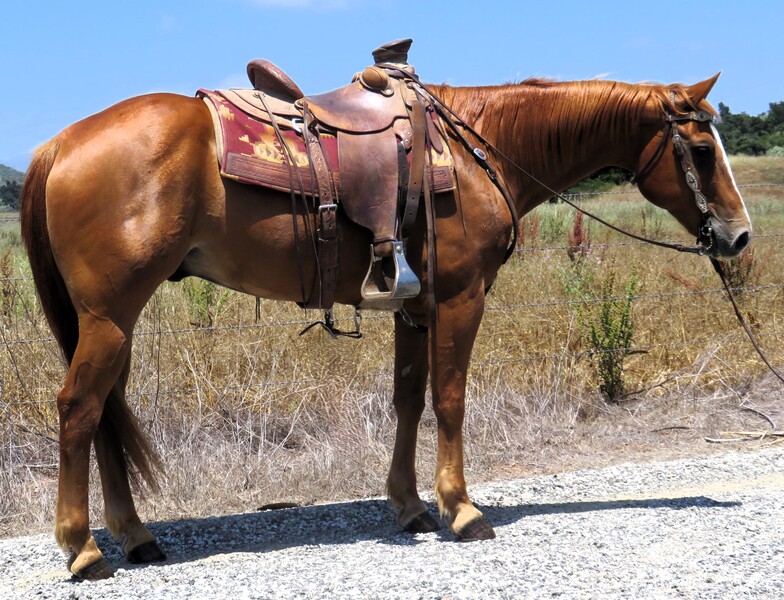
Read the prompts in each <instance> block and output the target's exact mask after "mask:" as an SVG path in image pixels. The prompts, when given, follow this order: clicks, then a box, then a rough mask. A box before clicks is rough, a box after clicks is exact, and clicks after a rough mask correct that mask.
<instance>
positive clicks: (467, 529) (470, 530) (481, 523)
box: [455, 517, 495, 542]
mask: <svg viewBox="0 0 784 600" xmlns="http://www.w3.org/2000/svg"><path fill="white" fill-rule="evenodd" d="M455 535H457V540H458V541H460V542H474V541H476V540H492V539H495V531H493V527H492V525H490V523H489V522H488V521H487V519H485V518H484V517H477V518H476V519H474V520H473V521H469V522H468V523H466V524H465V525H464V526H463V527H462V528H461V529H460V530H459V531H455Z"/></svg>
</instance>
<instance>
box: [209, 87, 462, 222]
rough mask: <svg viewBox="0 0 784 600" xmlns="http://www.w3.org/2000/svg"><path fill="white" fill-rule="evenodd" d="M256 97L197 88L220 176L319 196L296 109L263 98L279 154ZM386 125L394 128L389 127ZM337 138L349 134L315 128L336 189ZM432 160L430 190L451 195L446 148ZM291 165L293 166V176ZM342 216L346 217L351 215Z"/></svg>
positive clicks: (449, 159) (451, 173)
mask: <svg viewBox="0 0 784 600" xmlns="http://www.w3.org/2000/svg"><path fill="white" fill-rule="evenodd" d="M261 94H263V92H260V91H257V90H246V89H228V90H206V89H200V90H199V91H198V92H197V96H198V97H200V98H202V99H203V100H204V102H205V103H206V104H207V106H208V107H209V109H210V113H211V114H212V119H213V123H214V126H215V136H216V143H217V149H218V162H219V165H220V172H221V175H223V176H224V177H227V178H229V179H234V180H236V181H239V182H241V183H246V184H251V185H259V186H263V187H267V188H271V189H274V190H278V191H282V192H291V191H293V192H294V193H298V194H300V193H305V194H306V195H308V196H312V197H318V196H319V189H318V185H317V182H316V181H314V178H313V176H312V173H313V170H312V169H311V166H310V161H309V158H308V151H307V148H306V146H305V141H304V140H303V136H302V133H301V131H302V125H303V123H302V119H301V118H300V117H299V115H300V114H301V112H300V110H299V109H298V108H297V107H296V106H295V103H294V102H289V101H286V100H281V99H279V98H276V97H274V96H271V95H268V96H266V97H265V100H266V101H267V104H268V106H270V107H271V109H272V110H273V112H274V113H275V119H276V121H277V124H278V126H279V130H280V132H281V134H282V137H283V138H284V140H285V142H286V145H287V147H288V152H286V153H285V154H284V149H283V148H282V147H281V141H280V138H279V137H278V135H277V133H276V132H275V129H274V127H273V126H272V123H271V119H270V116H269V115H268V113H267V111H266V109H265V108H264V105H263V103H262V101H261V99H260V95H261ZM400 122H401V124H402V123H403V122H404V119H400ZM390 126H394V124H393V123H390ZM396 133H397V132H396ZM339 135H341V136H342V135H351V134H350V133H347V132H341V131H338V130H337V129H335V130H330V127H329V126H328V125H323V124H320V131H319V138H320V141H321V145H322V148H323V150H324V155H325V159H326V161H327V163H328V166H329V169H330V171H331V172H332V175H333V179H334V181H335V185H336V186H337V187H338V189H340V173H341V170H342V169H345V168H346V167H347V165H342V164H341V161H340V160H339V152H338V137H339ZM405 135H406V134H405V132H402V136H405ZM398 137H400V136H398ZM288 157H291V158H288ZM431 157H432V161H431V164H432V178H431V179H430V181H432V182H433V190H432V191H433V192H434V193H441V192H447V191H452V190H453V189H454V187H455V183H454V164H453V160H452V156H451V154H450V152H449V147H448V145H446V144H440V145H439V146H438V147H437V148H436V149H434V150H433V151H432V152H431ZM409 159H410V157H409ZM289 161H291V162H289ZM292 163H293V164H292ZM290 165H291V166H293V167H295V168H294V170H293V175H292V169H291V168H290ZM348 168H350V169H353V170H357V169H361V168H362V167H361V165H348ZM428 168H430V167H428ZM342 199H343V200H344V201H346V202H349V203H351V204H355V203H359V202H361V201H362V200H361V199H360V198H350V197H346V196H345V195H343V196H342ZM347 212H348V213H349V216H350V213H351V212H352V211H350V210H349V211H347ZM360 225H363V223H360Z"/></svg>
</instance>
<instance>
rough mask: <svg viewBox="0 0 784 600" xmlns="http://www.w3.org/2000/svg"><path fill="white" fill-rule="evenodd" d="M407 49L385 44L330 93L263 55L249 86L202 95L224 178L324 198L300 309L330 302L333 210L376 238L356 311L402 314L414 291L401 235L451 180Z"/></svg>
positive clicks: (253, 65) (440, 134) (405, 43)
mask: <svg viewBox="0 0 784 600" xmlns="http://www.w3.org/2000/svg"><path fill="white" fill-rule="evenodd" d="M411 42H412V41H411V40H410V39H406V40H398V41H395V42H391V43H389V44H385V45H383V46H380V47H379V48H377V49H376V50H374V51H373V58H374V61H375V62H374V64H373V65H371V66H369V67H366V68H365V69H364V70H363V71H362V72H361V73H358V74H357V75H355V76H354V78H353V80H352V81H351V83H349V84H348V85H346V86H344V87H342V88H339V89H337V90H334V91H331V92H327V93H324V94H318V95H313V96H306V95H305V94H304V93H303V92H302V90H301V89H300V88H299V86H298V85H297V84H296V83H294V81H293V80H292V79H291V78H290V77H289V76H288V75H286V73H284V72H283V71H282V70H281V69H279V68H278V67H277V66H275V65H274V64H272V63H271V62H269V61H267V60H263V59H256V60H253V61H251V62H250V63H249V64H248V68H247V71H248V77H249V79H250V82H251V84H252V85H253V89H249V90H245V89H231V90H219V91H217V92H210V91H207V90H199V93H198V94H199V95H200V96H201V97H202V98H204V100H205V101H207V105H208V106H209V107H210V109H211V111H212V113H213V119H214V120H215V122H216V124H217V125H219V127H216V131H220V132H222V135H221V134H220V133H219V134H218V146H219V157H220V159H221V171H222V173H223V174H224V175H225V176H227V177H233V178H235V179H238V180H240V181H243V182H246V183H257V184H260V185H268V186H269V187H273V188H276V189H281V190H285V191H292V192H295V193H301V194H302V195H303V197H311V198H313V199H314V201H315V199H316V198H318V208H317V212H318V218H319V224H318V245H317V247H318V252H319V265H320V271H321V272H320V273H319V276H318V278H319V284H318V285H317V286H316V287H315V289H316V293H314V295H313V297H311V298H310V299H303V303H302V304H303V305H304V306H307V307H321V308H326V309H329V308H331V306H332V303H333V302H334V290H335V286H336V279H337V270H338V265H337V247H336V245H337V242H338V235H337V232H336V224H335V214H336V211H337V207H338V205H339V206H340V207H341V208H342V209H343V211H344V212H345V214H346V215H347V216H348V217H349V218H350V219H351V220H353V221H354V222H355V223H357V224H358V225H361V226H363V227H365V228H367V229H368V230H370V231H371V232H372V234H373V243H372V244H371V247H370V265H369V268H368V272H367V276H366V278H365V281H364V282H363V284H362V290H361V291H362V297H363V302H362V304H361V305H360V306H362V307H368V308H381V309H392V310H397V309H399V308H400V307H401V306H402V303H403V300H405V299H406V298H410V297H414V296H416V295H417V294H419V291H420V283H419V280H418V279H417V277H416V275H415V274H414V273H413V271H412V270H411V268H410V267H409V265H408V262H407V261H406V258H405V251H404V249H405V239H406V237H407V235H408V233H409V231H410V229H411V226H412V224H413V221H414V218H415V217H416V213H417V211H418V204H419V199H420V196H422V195H423V194H430V193H436V192H440V191H447V190H452V189H453V188H454V179H453V166H452V161H451V156H450V155H449V151H448V145H447V144H446V143H445V141H444V140H445V139H446V136H445V132H444V131H443V128H442V127H441V125H440V123H439V121H438V119H437V118H436V117H435V116H434V111H433V108H432V106H430V105H429V99H428V97H427V95H426V94H424V93H422V90H421V88H420V87H419V86H418V85H417V79H416V76H415V72H414V68H413V67H412V66H411V65H409V64H408V63H407V55H408V49H409V47H410V45H411Z"/></svg>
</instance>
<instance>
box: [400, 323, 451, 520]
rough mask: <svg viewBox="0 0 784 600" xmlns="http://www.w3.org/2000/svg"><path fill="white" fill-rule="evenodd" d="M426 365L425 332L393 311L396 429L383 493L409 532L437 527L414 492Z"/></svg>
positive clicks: (425, 384) (415, 491) (415, 489)
mask: <svg viewBox="0 0 784 600" xmlns="http://www.w3.org/2000/svg"><path fill="white" fill-rule="evenodd" d="M427 367H428V365H427V331H421V330H419V329H416V328H414V327H412V326H411V325H408V324H407V323H405V322H404V321H403V319H402V317H401V316H400V314H398V313H396V314H395V393H394V404H395V412H396V413H397V431H396V435H395V450H394V452H393V454H392V465H391V467H390V469H389V477H388V478H387V494H388V495H389V499H390V501H391V502H392V504H393V506H394V507H395V508H396V509H397V522H398V525H400V526H401V527H402V528H403V529H405V530H406V531H410V532H412V533H422V532H428V531H435V530H436V529H439V528H440V526H439V524H438V521H437V520H436V519H435V518H434V517H433V516H431V515H430V513H428V511H427V507H426V506H425V504H424V503H423V502H422V500H421V499H420V497H419V494H418V493H417V480H416V443H417V429H418V427H419V420H420V418H421V417H422V411H423V410H424V408H425V388H426V386H427V373H428V368H427Z"/></svg>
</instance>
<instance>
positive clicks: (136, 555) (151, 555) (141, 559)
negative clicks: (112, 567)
mask: <svg viewBox="0 0 784 600" xmlns="http://www.w3.org/2000/svg"><path fill="white" fill-rule="evenodd" d="M128 560H129V561H130V562H132V563H133V564H142V563H151V562H161V561H162V560H166V553H165V552H164V551H163V550H161V547H160V546H159V545H158V542H155V541H152V542H144V543H143V544H139V545H138V546H136V548H134V549H133V550H131V551H130V552H128Z"/></svg>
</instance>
